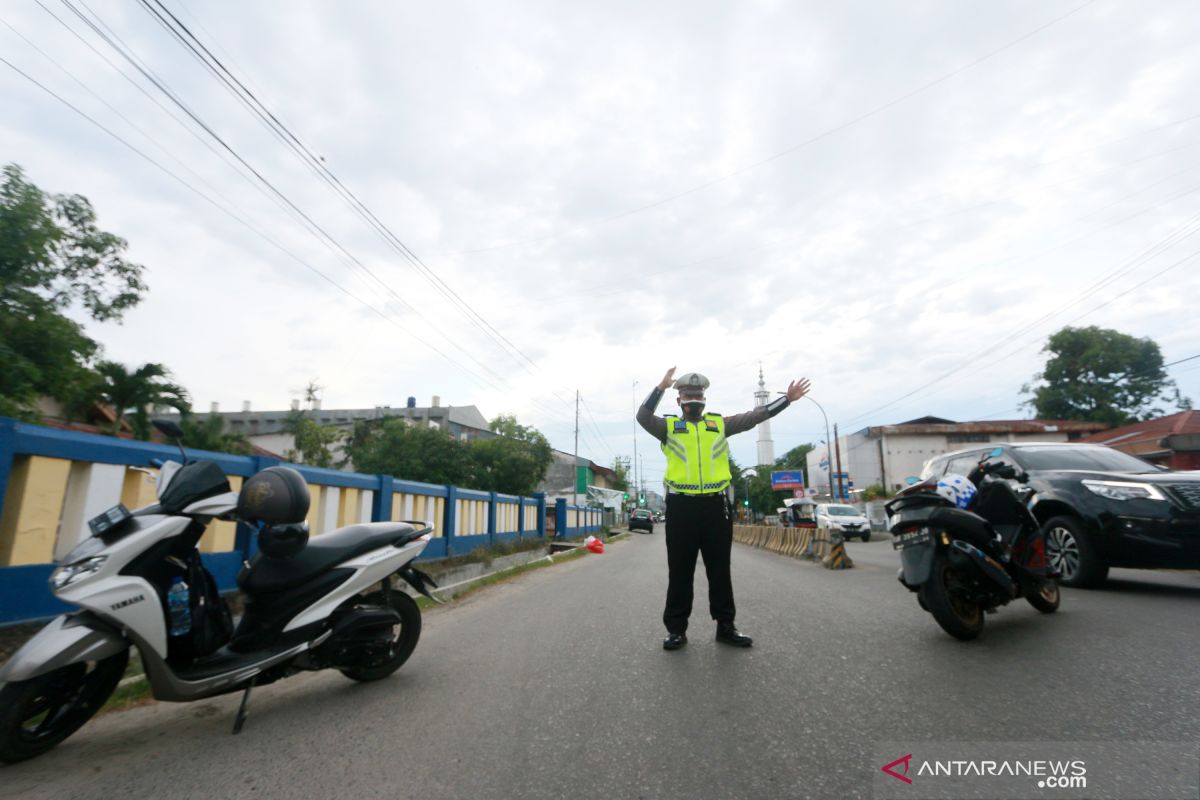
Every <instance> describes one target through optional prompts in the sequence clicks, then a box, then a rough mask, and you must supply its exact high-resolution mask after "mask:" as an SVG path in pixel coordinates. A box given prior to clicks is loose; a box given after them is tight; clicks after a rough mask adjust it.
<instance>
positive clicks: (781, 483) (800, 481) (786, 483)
mask: <svg viewBox="0 0 1200 800" xmlns="http://www.w3.org/2000/svg"><path fill="white" fill-rule="evenodd" d="M771 488H772V489H803V488H804V473H803V472H801V471H800V470H795V471H793V472H772V473H771Z"/></svg>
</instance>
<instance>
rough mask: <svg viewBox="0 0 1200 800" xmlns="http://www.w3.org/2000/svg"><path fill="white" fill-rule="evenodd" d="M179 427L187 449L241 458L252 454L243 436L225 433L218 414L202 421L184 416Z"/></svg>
mask: <svg viewBox="0 0 1200 800" xmlns="http://www.w3.org/2000/svg"><path fill="white" fill-rule="evenodd" d="M179 425H180V427H181V428H183V441H184V443H185V444H186V445H187V446H188V447H194V448H196V449H197V450H212V451H213V452H216V453H236V454H238V455H243V456H248V455H250V454H251V453H252V452H253V448H252V447H251V445H250V440H249V439H247V438H246V437H245V436H243V435H242V434H240V433H226V432H225V420H224V418H222V417H221V415H220V414H209V415H208V416H207V417H206V418H204V419H203V420H200V419H198V418H197V417H194V416H192V415H191V414H184V415H183V419H181V420H180V421H179Z"/></svg>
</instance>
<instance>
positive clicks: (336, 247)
mask: <svg viewBox="0 0 1200 800" xmlns="http://www.w3.org/2000/svg"><path fill="white" fill-rule="evenodd" d="M36 2H38V5H42V4H41V2H40V0H36ZM78 2H79V4H80V5H82V6H83V7H84V8H85V9H87V11H88V12H89V13H90V14H91V15H92V16H93V17H94V18H95V20H96V21H95V22H93V20H92V19H90V18H89V17H88V16H87V15H85V14H84V13H83V12H81V11H80V10H79V9H78V8H76V7H75V6H74V5H73V4H72V2H71V0H62V3H63V5H65V6H66V7H67V8H68V9H69V10H70V11H71V12H72V13H74V14H75V16H76V17H78V18H79V19H80V20H81V21H82V22H83V23H84V24H85V25H87V26H88V27H89V28H91V30H92V31H93V32H94V33H95V34H96V35H97V36H99V37H100V38H101V39H102V40H103V41H104V42H105V43H107V44H108V45H109V46H110V47H111V48H112V49H113V50H115V51H116V52H117V53H118V54H119V55H120V56H121V57H122V58H124V59H125V60H126V61H127V62H128V63H129V64H130V65H132V66H133V67H134V68H135V69H136V70H137V71H138V72H140V73H141V74H142V76H143V77H144V78H146V80H148V81H149V82H150V83H151V84H152V85H153V86H154V87H155V88H157V89H158V90H159V91H160V92H162V93H163V94H164V95H166V97H167V98H168V99H169V100H170V101H171V102H172V103H173V104H174V105H175V106H177V107H178V108H179V109H180V110H182V111H183V112H184V113H185V114H186V115H187V116H188V117H189V118H190V119H191V120H192V121H193V122H194V123H195V124H196V125H197V126H199V127H200V129H201V130H203V131H204V132H205V133H206V134H208V136H209V137H210V138H212V139H213V140H214V141H216V142H217V144H219V145H220V146H221V148H222V149H223V150H224V151H225V152H226V153H228V154H229V155H230V156H232V157H233V158H234V159H235V160H236V161H237V163H238V164H240V165H241V166H242V167H243V168H244V169H246V170H247V171H248V172H249V173H250V174H252V175H253V176H254V178H256V179H257V182H258V185H260V186H261V187H265V188H266V189H267V190H268V195H267V196H268V197H270V198H271V199H272V200H273V201H274V202H275V203H276V204H278V205H280V207H281V208H284V210H285V211H287V212H288V213H290V214H291V215H292V216H293V217H295V218H297V219H299V220H300V221H301V224H302V226H304V227H305V228H306V229H308V231H309V232H310V233H312V234H313V235H314V236H315V237H316V238H317V240H318V241H320V242H321V243H322V244H323V245H324V246H325V247H326V248H328V249H329V250H330V251H331V252H333V253H334V254H335V255H337V256H338V257H339V258H342V259H343V260H344V261H346V263H347V264H348V265H350V267H351V268H352V269H355V268H356V269H358V270H359V271H361V272H363V273H364V274H366V275H367V276H368V277H369V278H371V279H372V280H374V281H375V282H376V283H377V284H378V285H379V286H381V287H382V288H383V289H384V290H385V291H387V292H388V293H389V294H390V295H391V297H392V298H393V299H394V300H395V301H396V302H398V303H399V304H400V305H401V306H402V307H404V308H406V309H408V310H409V311H410V312H412V313H413V314H415V315H416V316H418V317H421V318H422V319H424V315H422V314H421V312H420V311H419V310H418V309H417V308H415V307H414V306H412V305H411V304H410V303H408V301H406V300H405V299H404V298H403V297H402V296H400V295H399V294H398V293H397V292H396V291H395V290H394V289H392V287H391V286H389V285H388V284H387V283H386V282H385V281H383V280H382V279H381V278H380V277H379V276H378V275H376V274H375V272H374V271H372V270H371V269H370V268H369V267H367V266H366V265H365V264H364V263H363V262H362V261H360V260H359V259H358V258H357V257H356V256H354V254H353V253H351V252H350V251H349V250H347V249H346V248H345V247H344V246H343V245H342V244H341V242H339V241H338V240H337V239H336V238H334V237H333V236H332V235H331V234H329V233H328V232H327V231H326V230H325V229H324V228H323V227H322V226H320V225H319V224H317V222H316V221H315V220H313V219H312V218H311V217H310V216H309V215H308V214H306V213H305V212H304V211H303V210H302V209H301V208H300V207H299V206H297V205H296V204H295V203H294V202H292V201H291V199H290V198H288V197H287V195H285V194H284V193H283V192H282V191H281V190H279V189H278V188H277V187H276V186H275V185H274V184H273V183H271V181H269V180H267V178H266V177H265V176H264V175H263V174H262V173H260V172H259V171H258V170H257V169H255V168H254V167H253V166H252V165H251V164H250V163H249V162H248V161H247V160H246V159H245V158H243V157H242V156H241V154H240V153H238V152H237V150H235V149H234V148H233V147H232V146H231V145H230V144H229V143H228V142H226V141H225V139H223V138H222V137H221V136H220V135H219V134H217V133H216V131H215V130H214V129H213V128H212V127H210V126H209V125H208V124H207V123H206V122H204V120H203V119H201V118H200V117H199V115H198V114H197V113H196V112H195V111H193V110H192V108H191V107H190V106H188V105H187V103H185V102H184V101H183V99H182V98H181V97H179V95H178V94H176V93H175V92H174V91H173V90H172V89H171V88H170V87H169V86H168V85H167V83H166V82H165V81H164V80H163V79H162V78H160V77H159V76H158V75H157V74H156V73H155V72H154V71H153V70H152V69H151V68H150V67H149V66H148V65H146V64H144V62H142V60H141V59H139V58H138V57H137V55H136V54H135V53H134V51H133V50H132V48H130V47H129V46H128V45H127V44H126V43H125V42H124V40H122V39H121V38H120V36H119V35H118V34H116V33H115V32H114V31H113V30H112V29H111V28H110V27H109V26H108V25H107V24H105V23H104V20H103V19H102V18H101V17H100V16H99V15H98V14H96V12H95V11H93V10H92V9H91V8H90V7H89V6H88V5H87V3H86V2H84V0H78ZM42 8H43V9H45V10H46V11H47V13H50V14H51V16H54V15H53V13H52V12H50V11H49V9H46V7H45V6H42ZM55 18H56V19H57V17H55ZM59 21H60V22H61V20H59ZM100 26H103V28H104V30H101V27H100ZM93 49H94V48H93ZM110 64H111V62H110ZM160 106H161V104H160ZM243 177H245V176H243ZM443 336H445V334H443ZM445 338H446V341H447V342H448V343H449V344H450V345H452V346H453V347H455V348H456V349H457V350H459V351H460V352H461V353H463V355H465V356H466V357H467V358H468V359H470V360H471V361H473V362H474V363H475V364H476V365H477V366H478V367H479V368H481V369H482V370H483V371H485V372H488V373H490V374H491V375H492V376H493V377H494V378H496V379H497V380H500V381H503V380H504V377H503V376H501V375H500V374H499V373H497V372H495V371H494V370H493V369H492V368H491V367H490V366H488V365H487V364H485V363H484V362H482V361H480V360H479V359H477V358H476V357H475V356H474V355H473V354H472V353H470V352H469V351H468V350H467V349H466V348H463V347H462V346H461V345H459V344H458V343H457V342H456V341H454V339H453V338H451V337H449V336H446V337H445ZM418 341H422V343H424V344H426V346H429V347H430V349H432V350H434V352H437V353H438V354H439V355H444V354H442V352H441V351H440V350H439V349H437V348H436V347H433V346H432V345H429V344H428V343H427V342H424V340H421V339H419V337H418ZM454 363H458V362H457V361H455V362H454ZM470 374H471V375H473V376H476V377H477V379H480V380H481V381H482V382H484V383H486V384H488V385H490V386H492V387H493V388H495V387H496V384H495V383H492V382H491V381H490V380H487V379H482V378H479V376H478V375H477V373H475V372H473V371H471V372H470Z"/></svg>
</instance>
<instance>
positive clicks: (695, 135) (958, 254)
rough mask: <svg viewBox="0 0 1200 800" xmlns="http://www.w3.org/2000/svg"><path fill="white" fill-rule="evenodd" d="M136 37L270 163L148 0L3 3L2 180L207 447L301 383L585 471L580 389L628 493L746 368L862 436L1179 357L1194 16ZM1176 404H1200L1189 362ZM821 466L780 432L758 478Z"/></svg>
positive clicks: (440, 9) (1176, 371)
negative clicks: (686, 375) (671, 430)
mask: <svg viewBox="0 0 1200 800" xmlns="http://www.w3.org/2000/svg"><path fill="white" fill-rule="evenodd" d="M147 2H148V3H149V4H150V5H151V6H152V7H153V8H154V9H156V10H157V11H158V13H159V14H160V15H162V17H164V18H166V19H168V20H169V19H170V17H168V16H167V14H166V11H167V10H169V11H170V12H171V13H172V14H174V15H175V17H176V18H177V19H178V21H179V22H180V23H182V24H183V25H184V26H187V28H188V30H190V31H191V33H192V34H194V35H195V37H196V38H197V39H198V40H199V41H200V42H201V43H203V44H204V45H205V46H206V47H207V48H208V50H209V51H210V52H211V53H212V55H213V56H215V58H217V59H219V60H220V62H221V64H222V65H223V66H224V67H225V68H226V69H227V70H228V73H229V74H231V75H232V76H234V77H236V78H237V80H238V81H240V82H241V83H242V84H244V86H245V87H247V88H248V89H249V90H250V91H251V92H253V94H254V97H255V98H257V100H258V101H260V102H261V104H262V106H263V107H265V109H267V110H269V112H270V114H272V115H273V116H274V118H275V119H276V120H278V121H279V122H280V123H282V124H283V125H284V126H286V130H287V133H286V134H284V135H283V136H280V135H277V134H276V133H274V132H272V130H271V129H270V127H269V126H268V125H267V124H265V123H264V122H263V120H262V119H261V118H260V117H256V116H255V115H254V114H252V113H251V110H250V109H251V108H252V107H253V106H252V104H248V103H245V102H242V101H241V100H239V98H238V97H237V96H236V95H235V93H234V92H233V91H231V90H230V89H229V88H228V87H227V86H226V85H224V84H222V83H221V82H220V81H219V80H218V78H217V77H215V76H214V75H213V74H212V73H210V72H209V71H206V69H205V68H204V66H203V65H202V64H201V62H200V60H199V59H198V58H197V57H195V55H194V54H193V53H192V52H190V51H189V50H187V49H185V48H184V46H183V45H182V44H181V43H180V42H179V41H178V40H176V39H175V38H173V37H172V35H171V34H170V33H169V32H168V30H167V29H166V28H165V27H164V26H163V24H161V23H160V21H159V19H157V18H156V17H154V16H152V14H151V12H150V11H149V10H148V9H147V8H145V7H143V5H142V4H141V3H139V2H137V1H136V0H121V1H120V2H118V1H117V0H86V3H85V2H82V1H81V0H71V2H65V1H64V0H29V2H24V0H22V1H21V2H9V3H5V4H4V5H3V7H2V8H0V22H2V23H3V24H0V56H2V57H3V58H4V59H5V60H6V61H8V62H11V66H10V65H8V64H0V92H2V95H0V96H2V97H3V105H4V109H5V110H4V113H3V114H2V115H0V162H3V163H17V164H20V165H21V166H22V167H24V168H25V170H26V172H27V174H28V177H29V178H30V179H31V180H33V181H34V182H35V183H37V184H38V185H40V186H41V187H43V188H44V189H46V190H49V191H56V192H77V193H80V194H83V195H85V196H86V197H88V198H89V199H90V200H91V201H92V203H93V204H94V206H95V207H96V209H97V211H98V214H99V218H100V223H101V225H102V227H104V228H106V229H108V230H111V231H113V232H115V233H118V234H120V235H121V236H124V237H125V238H126V239H128V240H129V244H130V249H129V254H130V257H131V258H133V259H134V260H136V261H138V262H140V263H142V264H144V265H145V266H146V268H147V279H148V283H149V285H150V291H149V294H148V296H147V297H146V299H145V301H144V302H143V303H142V304H141V305H140V306H139V307H138V308H137V309H135V310H134V311H132V312H131V313H129V314H128V316H127V317H126V319H125V321H124V323H123V324H121V325H115V324H105V325H99V324H95V323H89V324H88V326H87V327H88V330H89V332H90V334H91V335H92V336H93V337H94V338H96V339H97V340H99V341H100V342H101V343H102V344H103V345H104V348H105V353H106V355H107V356H108V357H110V358H113V359H116V360H120V361H123V362H126V363H129V364H140V363H144V362H147V361H157V362H162V363H164V364H166V365H167V366H168V367H170V368H171V369H172V370H173V371H174V373H175V375H176V376H177V378H178V380H179V381H180V382H181V383H182V384H183V385H185V386H186V387H187V388H188V389H189V390H190V392H191V393H192V395H193V398H194V400H195V403H196V405H197V407H198V408H199V409H200V410H207V408H208V406H209V404H210V403H211V402H214V401H216V402H219V403H220V404H221V407H222V409H224V410H235V409H238V408H240V406H241V403H242V402H243V401H246V400H248V401H250V402H251V404H252V406H253V407H254V408H256V409H267V408H271V409H280V408H286V407H287V406H288V404H289V402H290V400H291V399H292V398H293V397H297V396H298V395H299V392H300V390H301V389H302V388H303V387H304V386H305V384H307V383H308V382H309V381H310V380H316V381H317V383H319V384H320V385H321V386H323V387H324V392H323V402H324V405H325V407H327V408H339V407H340V408H366V407H373V406H377V405H392V406H398V405H403V404H404V402H405V399H406V398H407V397H409V396H414V397H416V398H417V402H418V404H420V405H426V404H428V403H429V401H430V398H431V397H432V396H433V395H438V396H440V397H441V400H442V403H443V404H448V405H466V404H474V405H476V406H478V407H479V408H480V410H481V411H482V412H483V413H484V414H485V415H486V416H487V417H489V418H491V417H493V416H495V415H497V414H500V413H514V414H516V415H517V416H518V418H519V419H520V420H521V421H522V422H524V423H526V424H532V425H534V426H536V427H537V428H539V429H540V430H542V431H543V432H544V433H546V434H547V435H548V436H549V437H550V439H551V441H552V442H553V444H554V445H555V446H556V447H558V448H560V449H563V450H566V451H570V450H571V449H572V447H573V428H574V415H575V401H574V399H575V392H576V391H577V390H578V391H579V393H580V395H581V396H582V398H583V405H582V411H581V439H580V452H581V454H582V455H586V456H588V457H590V458H592V459H593V460H595V461H597V462H598V463H602V464H611V463H612V460H613V457H614V456H617V455H620V456H627V455H629V454H631V452H632V450H633V444H634V423H633V413H634V409H635V405H636V404H637V403H638V402H640V401H641V399H642V397H643V396H644V395H645V394H646V392H647V391H648V390H649V388H650V387H651V386H652V385H653V384H654V383H656V382H657V381H658V380H659V379H660V378H661V377H662V375H663V373H664V372H665V370H666V369H667V368H668V367H670V366H672V365H678V367H679V370H680V372H684V371H691V370H696V371H700V372H703V373H705V374H706V375H708V376H709V378H710V379H711V380H712V387H711V389H710V390H709V406H710V409H712V410H717V411H722V412H724V413H735V412H738V411H743V410H746V409H748V408H750V407H751V406H752V404H753V398H752V393H753V391H754V388H755V385H756V383H757V380H758V370H759V364H760V363H761V365H762V369H763V371H764V373H765V376H766V381H767V384H768V386H769V388H770V389H772V390H782V389H783V388H785V387H786V385H787V382H788V380H790V379H793V378H797V377H801V376H806V377H808V378H809V379H811V381H812V386H813V389H812V394H813V397H814V398H815V399H816V400H818V401H819V402H820V403H821V405H822V406H824V408H825V409H826V411H828V413H829V419H830V422H831V423H832V422H837V423H839V425H840V427H841V428H842V430H843V431H851V430H856V429H859V428H862V427H864V426H866V425H871V424H887V423H893V422H899V421H902V420H905V419H911V418H913V417H916V416H922V415H925V414H934V415H938V416H944V417H949V418H952V419H958V420H967V419H983V418H993V419H1003V418H1007V419H1012V418H1019V417H1021V416H1024V415H1026V414H1025V411H1024V410H1023V409H1021V408H1019V404H1020V403H1021V401H1022V399H1023V398H1022V395H1021V392H1020V389H1021V386H1022V384H1023V383H1025V382H1027V381H1029V380H1030V379H1031V378H1032V376H1033V375H1034V373H1036V372H1038V371H1039V369H1040V367H1041V365H1042V364H1043V362H1044V356H1043V355H1042V354H1041V353H1040V350H1041V348H1042V346H1043V345H1044V343H1045V339H1046V337H1047V336H1048V335H1049V334H1050V333H1052V332H1053V331H1054V330H1057V329H1058V328H1060V327H1062V326H1064V325H1067V324H1075V325H1102V326H1105V327H1112V328H1116V329H1118V330H1120V331H1123V332H1126V333H1130V334H1133V335H1136V336H1147V337H1151V338H1153V339H1154V340H1156V341H1157V342H1158V343H1159V344H1160V345H1161V347H1162V350H1163V353H1164V356H1165V358H1166V360H1167V361H1168V362H1171V361H1175V360H1178V359H1184V358H1187V357H1189V356H1193V355H1196V354H1197V353H1200V325H1197V323H1196V319H1195V317H1196V313H1195V309H1196V302H1197V297H1200V257H1197V253H1198V252H1200V236H1196V235H1194V234H1195V233H1196V232H1197V231H1198V230H1200V216H1198V214H1200V147H1197V145H1198V144H1200V101H1198V100H1197V97H1200V95H1198V94H1197V91H1196V87H1197V85H1198V84H1200V49H1197V48H1196V47H1195V43H1196V41H1198V40H1200V15H1198V14H1196V13H1195V5H1194V3H1192V2H1189V0H1178V1H1177V2H1172V1H1170V0H1161V1H1156V2H1152V3H1135V2H1132V0H1092V1H1091V2H1087V1H1086V0H1069V1H1068V0H1036V1H1032V0H1031V1H1029V2H1025V1H1023V0H1011V1H1009V2H1000V3H965V2H957V1H952V0H941V1H938V0H928V1H926V2H912V1H911V0H906V1H905V2H887V3H885V2H850V3H790V2H782V1H780V2H728V3H716V2H696V1H695V0H689V1H688V2H661V3H646V2H636V3H635V2H611V3H588V4H584V3H574V4H565V3H557V2H549V1H548V0H547V1H545V2H538V1H537V0H532V1H528V2H527V1H526V0H510V1H509V2H505V3H483V2H475V3H462V2H443V3H436V4H431V3H425V4H398V3H386V2H365V1H357V2H347V3H311V2H282V1H280V2H256V3H245V2H233V0H229V1H228V2H226V1H225V0H161V4H159V3H158V2H156V0H147ZM85 20H86V21H89V22H90V23H91V25H90V26H89V25H88V24H86V22H85ZM93 26H94V27H93ZM101 34H104V37H105V38H102V36H101ZM106 39H107V41H106ZM122 51H123V53H124V55H123V54H122ZM126 56H128V57H129V58H132V59H133V60H134V61H136V62H137V63H138V64H140V65H141V67H142V69H144V70H145V71H146V73H147V74H148V75H150V76H153V77H154V80H156V81H157V82H158V83H159V84H161V86H162V89H160V88H159V87H157V86H155V85H154V83H152V82H151V81H150V80H149V79H148V77H147V75H143V74H142V73H141V72H139V71H138V70H136V69H135V68H134V67H133V66H132V65H131V63H130V61H128V60H126ZM13 67H16V68H19V69H20V70H22V71H23V72H24V73H25V75H24V76H23V75H21V74H19V73H18V72H16V71H15V70H14V69H13ZM26 76H28V77H26ZM227 77H228V76H227ZM30 79H34V80H36V81H38V82H39V83H40V84H41V85H42V87H44V88H40V87H39V86H37V85H35V84H34V83H33V82H31V80H30ZM163 89H165V90H166V91H169V92H170V93H171V94H172V95H173V96H174V97H175V98H176V99H177V100H178V101H179V102H180V103H181V104H182V105H183V106H186V108H187V109H188V110H189V111H190V113H191V114H193V115H194V116H195V117H196V118H197V119H198V120H199V121H200V122H202V123H203V124H204V126H206V127H207V128H208V129H209V130H210V131H211V133H212V135H210V134H209V133H206V132H205V131H204V130H203V129H202V128H200V127H199V124H198V123H197V122H196V120H193V119H191V118H189V117H188V116H186V115H185V112H184V111H182V110H181V107H180V106H179V105H176V104H175V103H174V102H173V101H172V100H171V99H170V98H169V97H168V96H167V94H165V93H164V91H163ZM47 90H50V91H53V92H54V93H55V94H57V95H58V96H59V97H60V98H62V100H59V99H56V98H55V97H53V96H51V95H50V94H49V93H47ZM62 101H67V102H69V103H70V104H72V105H73V106H74V107H75V108H76V109H78V111H75V110H72V109H71V108H69V107H67V106H66V105H64V103H63V102H62ZM79 112H83V113H85V114H87V115H88V116H89V117H91V118H92V120H94V122H92V121H89V120H88V119H85V118H84V117H83V116H81V115H80V113H79ZM96 123H99V124H100V125H103V126H104V127H105V128H107V129H108V130H109V131H111V134H116V135H117V136H119V137H121V139H123V140H124V143H122V142H121V141H118V140H117V139H116V138H114V137H113V136H112V135H111V134H110V133H106V132H105V131H104V130H102V129H100V128H99V127H97V125H96ZM214 136H215V137H219V140H220V141H218V140H217V138H214ZM290 137H295V139H291V138H290ZM289 141H290V142H292V143H293V144H295V142H297V141H298V142H300V143H302V144H303V148H304V149H303V150H302V151H301V152H302V153H310V154H312V156H314V157H315V158H317V159H318V161H317V164H318V165H319V167H314V166H313V165H312V163H306V161H305V160H304V159H303V158H302V157H301V156H299V155H297V153H296V152H294V151H293V150H292V149H289V147H288V146H287V143H288V142H289ZM222 142H223V144H222ZM135 149H136V151H140V152H141V153H142V155H139V154H138V152H135ZM234 154H236V156H235V155H234ZM150 159H152V160H153V162H155V163H152V162H151V160H150ZM238 159H240V161H239V160H238ZM251 169H253V170H254V172H256V173H257V174H258V175H259V176H261V179H260V178H258V177H255V175H254V174H253V173H252V172H251V171H250V170H251ZM322 170H327V172H323V171H322ZM322 176H324V177H322ZM335 180H336V182H338V183H340V185H341V186H342V187H344V188H345V190H346V191H347V192H348V193H349V194H350V197H352V198H353V199H352V200H348V199H347V197H346V196H344V195H343V194H339V192H338V191H337V190H336V188H335V187H336V184H335V183H334V181H335ZM372 220H374V222H372ZM1189 257H1192V258H1191V260H1185V259H1188V258H1189ZM1171 373H1172V375H1173V377H1175V378H1176V380H1177V381H1178V383H1179V385H1180V386H1181V388H1182V389H1183V390H1184V393H1185V394H1187V395H1189V396H1191V397H1192V398H1193V399H1195V400H1200V360H1196V361H1190V362H1185V363H1182V364H1180V365H1178V367H1174V368H1172V369H1171ZM635 382H636V387H635ZM667 402H668V403H671V404H672V405H673V400H671V399H670V398H668V401H667ZM665 407H666V406H664V408H665ZM823 428H824V423H823V421H822V418H821V415H820V412H819V411H818V410H817V408H816V406H815V405H813V404H811V403H807V402H805V403H803V404H801V405H799V406H797V407H794V408H792V409H790V410H788V411H786V412H784V414H783V415H782V416H780V417H777V418H776V419H775V420H773V431H772V432H773V438H774V440H775V447H776V452H777V453H778V454H782V453H783V452H784V451H785V450H787V449H788V448H790V447H793V446H795V445H797V444H800V443H802V442H809V441H814V442H815V441H818V440H819V439H822V438H824V431H823ZM732 441H733V443H735V447H734V448H733V452H734V456H735V457H736V458H737V459H738V460H739V461H740V462H742V463H752V462H753V461H754V460H755V455H754V454H755V439H754V434H744V435H742V436H740V437H738V438H737V439H735V440H732ZM637 448H638V452H639V454H640V455H641V457H642V462H643V464H644V470H645V474H646V476H647V478H648V482H650V483H656V482H657V480H658V477H659V476H660V475H661V472H662V467H663V459H662V456H661V454H660V453H659V451H658V448H657V446H656V444H655V443H654V442H653V441H652V440H651V439H650V438H649V437H648V436H646V435H645V434H642V433H639V435H638V442H637Z"/></svg>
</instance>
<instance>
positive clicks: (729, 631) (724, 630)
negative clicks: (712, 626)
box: [717, 622, 754, 647]
mask: <svg viewBox="0 0 1200 800" xmlns="http://www.w3.org/2000/svg"><path fill="white" fill-rule="evenodd" d="M717 641H718V642H722V643H724V644H731V645H733V646H734V647H749V646H750V645H752V644H754V640H753V639H751V638H750V637H749V636H747V635H746V634H744V633H742V632H741V631H739V630H738V629H737V628H735V627H734V626H733V623H732V622H730V623H718V624H717Z"/></svg>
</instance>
